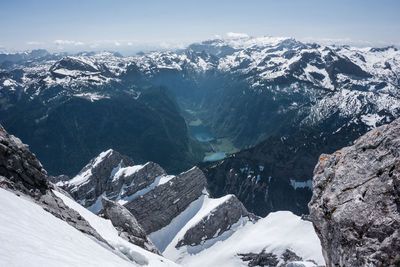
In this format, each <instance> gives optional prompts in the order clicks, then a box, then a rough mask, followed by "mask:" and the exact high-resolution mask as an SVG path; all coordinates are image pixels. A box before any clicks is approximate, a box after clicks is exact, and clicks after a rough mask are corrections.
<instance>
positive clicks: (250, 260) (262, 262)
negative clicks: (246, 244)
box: [238, 249, 316, 267]
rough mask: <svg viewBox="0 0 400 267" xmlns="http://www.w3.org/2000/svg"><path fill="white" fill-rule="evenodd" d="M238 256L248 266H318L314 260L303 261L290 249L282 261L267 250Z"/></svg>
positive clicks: (281, 257) (283, 254)
mask: <svg viewBox="0 0 400 267" xmlns="http://www.w3.org/2000/svg"><path fill="white" fill-rule="evenodd" d="M238 256H239V257H240V258H241V260H242V261H244V262H247V265H248V266H269V267H276V266H278V267H306V265H305V264H307V263H308V264H313V265H314V266H316V263H315V262H313V261H312V260H307V261H303V258H302V257H299V256H298V255H297V254H296V253H294V252H293V251H291V250H290V249H286V250H285V251H284V252H283V253H282V255H281V256H280V259H279V257H278V256H277V255H275V254H274V253H270V252H266V251H265V249H264V250H262V251H261V252H260V253H239V254H238ZM307 266H308V265H307Z"/></svg>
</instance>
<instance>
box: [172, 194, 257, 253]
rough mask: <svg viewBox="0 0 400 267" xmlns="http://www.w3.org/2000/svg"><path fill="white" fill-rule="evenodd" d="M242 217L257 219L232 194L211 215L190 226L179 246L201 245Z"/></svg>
mask: <svg viewBox="0 0 400 267" xmlns="http://www.w3.org/2000/svg"><path fill="white" fill-rule="evenodd" d="M242 217H248V218H249V220H251V221H255V220H257V219H258V217H257V216H255V215H254V214H252V213H250V212H248V211H247V210H246V208H245V207H244V206H243V204H242V202H240V201H239V200H238V199H237V197H236V196H234V195H231V196H230V197H229V198H228V199H227V200H226V201H225V202H223V203H222V204H221V205H219V206H218V207H217V208H215V209H214V210H213V211H211V213H210V214H209V216H206V217H204V218H203V219H202V220H201V221H200V222H198V223H197V224H196V225H195V226H194V227H192V228H190V229H189V230H188V231H187V232H186V233H185V235H184V237H183V239H182V240H180V241H179V242H178V244H177V247H181V246H184V245H190V246H195V245H200V244H201V243H202V242H204V241H206V240H209V239H212V238H215V237H216V236H219V235H221V234H222V233H224V232H225V231H227V230H229V229H230V228H231V226H232V225H233V224H235V223H236V222H238V221H239V219H240V218H242Z"/></svg>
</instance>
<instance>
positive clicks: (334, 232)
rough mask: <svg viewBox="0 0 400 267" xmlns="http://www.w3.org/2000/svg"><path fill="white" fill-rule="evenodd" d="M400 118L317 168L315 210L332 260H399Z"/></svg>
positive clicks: (343, 263) (327, 255)
mask: <svg viewBox="0 0 400 267" xmlns="http://www.w3.org/2000/svg"><path fill="white" fill-rule="evenodd" d="M399 179H400V119H398V120H395V121H394V122H392V123H390V124H388V125H384V126H381V127H378V128H376V129H374V130H372V131H370V132H368V133H367V134H365V135H364V136H362V137H360V138H359V139H357V140H356V141H355V143H354V145H352V146H349V147H344V148H342V149H340V150H338V151H336V152H335V153H333V154H331V155H326V154H322V155H321V156H320V158H319V162H318V164H317V165H316V167H315V169H314V178H313V197H312V200H311V202H310V203H309V209H310V215H311V219H312V221H313V224H314V227H315V230H316V232H317V234H318V236H319V238H320V240H321V244H322V247H323V253H324V257H325V262H326V265H327V266H329V267H330V266H400V254H399V251H400V180H399Z"/></svg>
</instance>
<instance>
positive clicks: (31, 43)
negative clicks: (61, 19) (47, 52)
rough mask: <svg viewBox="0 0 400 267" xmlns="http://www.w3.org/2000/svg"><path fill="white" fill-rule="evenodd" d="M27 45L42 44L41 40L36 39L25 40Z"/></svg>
mask: <svg viewBox="0 0 400 267" xmlns="http://www.w3.org/2000/svg"><path fill="white" fill-rule="evenodd" d="M26 44H27V45H44V43H42V42H37V41H29V42H26Z"/></svg>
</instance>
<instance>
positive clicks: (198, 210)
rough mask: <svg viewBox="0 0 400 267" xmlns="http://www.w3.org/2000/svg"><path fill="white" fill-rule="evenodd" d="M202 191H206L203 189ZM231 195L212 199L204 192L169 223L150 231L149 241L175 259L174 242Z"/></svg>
mask: <svg viewBox="0 0 400 267" xmlns="http://www.w3.org/2000/svg"><path fill="white" fill-rule="evenodd" d="M204 192H206V191H205V190H204ZM231 197H232V195H226V196H224V197H221V198H217V199H212V198H209V197H208V195H206V194H203V195H201V196H200V197H199V198H198V199H197V200H195V201H193V202H192V203H190V205H189V206H188V207H187V208H186V209H185V210H184V211H183V212H181V213H180V214H179V215H178V216H176V217H175V218H174V219H173V220H172V221H171V222H170V224H168V225H167V226H165V227H163V228H161V229H160V230H158V231H156V232H153V233H151V234H150V236H149V237H150V239H151V241H152V242H153V243H154V245H155V246H156V247H157V248H158V249H159V250H160V251H161V252H163V255H169V257H168V256H167V257H168V258H170V259H172V260H176V259H175V257H173V255H172V253H174V251H175V250H176V248H175V246H176V244H178V242H179V241H180V240H181V239H182V238H183V236H184V235H185V233H186V232H187V231H188V230H189V229H190V228H192V227H193V226H195V225H196V224H197V223H198V222H200V221H201V219H203V218H204V217H206V216H209V215H210V214H211V213H212V211H213V210H214V209H215V208H217V207H218V206H219V205H221V204H222V203H224V202H225V201H227V200H228V199H229V198H231ZM178 201H179V200H178Z"/></svg>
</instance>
